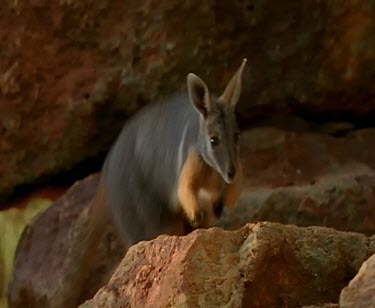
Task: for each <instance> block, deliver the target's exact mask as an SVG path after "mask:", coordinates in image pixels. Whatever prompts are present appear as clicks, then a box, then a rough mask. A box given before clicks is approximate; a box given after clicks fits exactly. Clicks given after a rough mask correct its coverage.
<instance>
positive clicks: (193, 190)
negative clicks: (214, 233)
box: [177, 148, 203, 228]
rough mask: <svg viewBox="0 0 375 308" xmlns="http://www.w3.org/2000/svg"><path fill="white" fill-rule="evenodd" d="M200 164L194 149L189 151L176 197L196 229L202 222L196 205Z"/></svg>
mask: <svg viewBox="0 0 375 308" xmlns="http://www.w3.org/2000/svg"><path fill="white" fill-rule="evenodd" d="M202 169H203V168H202V162H201V160H200V158H199V156H198V154H197V153H196V151H195V150H194V149H192V148H191V149H189V152H188V155H187V158H186V161H185V163H184V165H183V167H182V170H181V173H180V177H179V180H178V190H177V195H178V199H179V202H180V205H181V207H182V209H183V211H184V212H185V214H186V216H187V218H188V220H189V222H190V224H191V226H192V227H193V228H196V227H198V226H199V225H200V223H201V222H202V220H203V211H202V209H201V208H200V206H199V204H198V189H199V187H200V183H201V179H202Z"/></svg>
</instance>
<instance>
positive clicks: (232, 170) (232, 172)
mask: <svg viewBox="0 0 375 308" xmlns="http://www.w3.org/2000/svg"><path fill="white" fill-rule="evenodd" d="M235 176H236V168H235V167H234V166H232V167H230V168H229V170H228V178H229V179H231V180H233V178H234V177H235Z"/></svg>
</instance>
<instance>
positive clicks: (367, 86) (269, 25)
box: [0, 0, 375, 194]
mask: <svg viewBox="0 0 375 308" xmlns="http://www.w3.org/2000/svg"><path fill="white" fill-rule="evenodd" d="M374 13H375V6H374V5H373V4H372V1H370V0H357V1H340V2H339V3H337V2H329V3H327V2H325V1H315V0H307V1H297V2H296V1H282V2H275V1H272V0H266V1H248V0H238V1H229V0H223V1H198V0H192V1H186V2H183V3H181V2H171V1H167V0H164V1H160V0H148V1H143V2H142V5H140V4H139V1H134V0H127V1H120V0H115V1H91V0H82V1H74V0H61V1H45V0H33V1H26V0H21V1H5V3H3V5H2V6H1V8H0V40H1V42H2V48H1V51H0V119H1V120H0V194H5V193H6V192H9V191H10V190H11V189H12V188H13V187H14V186H15V185H17V184H22V183H28V182H32V181H34V180H35V179H37V178H39V177H40V176H42V175H49V174H56V173H57V172H60V171H62V170H65V169H68V168H70V167H72V166H73V165H75V164H76V163H78V162H79V161H82V160H83V159H85V158H87V157H89V156H92V155H95V154H97V153H99V152H101V151H105V150H107V149H108V146H109V145H110V143H111V142H112V140H113V138H114V137H115V135H116V133H117V132H118V130H119V128H120V125H121V124H122V121H123V120H124V118H125V117H126V116H128V115H129V114H131V113H133V112H134V111H135V110H137V109H138V108H139V107H140V106H142V105H144V104H146V103H148V102H150V101H154V99H155V98H160V97H161V96H163V95H165V94H167V93H170V92H171V91H173V90H176V89H178V88H180V87H181V85H183V84H184V83H185V76H186V74H187V73H188V72H190V71H193V72H195V73H197V74H200V75H201V76H202V77H203V78H205V79H206V80H207V81H208V84H209V85H212V87H213V88H214V89H221V87H223V85H224V83H225V82H226V81H227V79H228V78H229V76H231V74H232V73H233V70H234V69H235V68H237V66H238V64H239V63H240V61H241V59H242V57H245V56H246V57H247V58H248V64H249V65H248V67H249V69H247V70H246V72H245V76H244V79H245V85H244V93H243V95H242V102H241V105H240V108H239V110H240V114H241V116H242V117H243V118H244V119H252V118H254V117H256V116H258V115H259V114H274V113H275V112H276V111H277V112H281V113H289V112H292V113H294V112H298V113H302V114H304V115H318V114H319V115H324V116H326V117H328V118H332V117H334V118H342V117H347V118H350V120H353V121H355V120H358V119H359V118H361V117H363V116H366V117H367V116H369V117H370V115H371V114H372V113H373V112H374V110H375V100H374V93H375V89H374V87H373V83H374V79H375V66H374V65H373V63H374V61H375V20H374V19H373V18H372V16H373V15H374ZM182 33H183V35H181V34H182ZM370 118H371V117H370Z"/></svg>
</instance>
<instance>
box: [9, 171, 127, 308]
mask: <svg viewBox="0 0 375 308" xmlns="http://www.w3.org/2000/svg"><path fill="white" fill-rule="evenodd" d="M97 182H98V176H97V175H92V176H90V177H88V178H86V179H85V181H84V184H82V183H81V182H77V183H76V184H75V185H73V187H72V188H70V189H69V191H68V192H67V193H66V195H64V196H63V197H62V198H61V199H59V200H58V201H56V202H55V203H53V204H52V205H51V206H50V207H49V208H48V209H47V210H46V211H44V212H43V213H41V214H40V215H39V216H38V217H37V218H36V219H35V220H34V221H33V222H32V223H31V224H30V225H29V226H27V227H26V228H25V230H24V231H23V234H22V237H21V240H20V242H19V244H18V247H17V251H16V255H15V260H14V270H13V276H12V280H11V282H10V284H9V291H8V301H9V306H10V307H73V306H76V305H75V304H73V303H74V299H75V298H74V295H73V291H74V290H78V291H81V290H80V289H79V288H80V287H81V286H77V285H74V283H73V279H72V275H76V267H75V261H76V260H75V259H74V257H73V256H74V253H73V254H70V253H69V249H70V248H71V246H72V243H73V242H74V241H75V240H78V241H80V238H79V235H80V234H82V233H79V230H80V229H81V228H83V227H84V226H85V222H86V220H85V218H86V216H85V215H86V210H87V206H88V204H89V201H90V200H91V198H92V196H93V192H94V190H95V188H96V185H97ZM77 230H78V231H77ZM123 253H124V252H123V248H122V246H121V244H120V242H119V241H118V239H117V238H116V236H115V234H114V233H113V232H112V230H111V229H110V227H108V230H107V231H106V233H105V234H104V237H103V239H102V241H101V244H100V247H99V251H98V253H97V255H96V257H95V260H94V262H93V264H94V266H93V268H92V274H91V275H90V277H89V278H90V279H89V280H88V281H87V280H85V283H84V287H83V290H82V293H81V294H80V298H81V299H80V302H82V301H83V300H85V299H87V298H89V297H90V296H92V295H93V294H94V293H95V292H96V291H97V290H98V288H99V287H100V286H102V285H103V283H104V282H105V281H107V279H109V275H110V274H111V273H112V271H113V270H114V269H115V265H116V264H118V262H119V261H120V260H121V259H122V257H123ZM72 272H73V273H72ZM72 301H73V303H72Z"/></svg>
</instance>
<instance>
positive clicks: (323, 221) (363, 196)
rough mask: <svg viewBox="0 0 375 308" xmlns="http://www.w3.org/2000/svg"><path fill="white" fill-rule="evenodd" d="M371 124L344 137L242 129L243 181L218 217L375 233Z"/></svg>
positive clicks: (237, 222) (228, 223)
mask: <svg viewBox="0 0 375 308" xmlns="http://www.w3.org/2000/svg"><path fill="white" fill-rule="evenodd" d="M374 139H375V129H363V130H358V131H355V132H353V133H349V134H347V135H345V136H342V137H333V136H330V135H327V134H323V133H319V134H318V133H311V132H306V131H300V132H290V131H289V132H288V131H284V130H280V129H275V128H269V127H263V128H258V129H253V130H249V131H247V132H245V133H243V136H242V144H241V152H242V161H243V164H244V173H245V180H244V185H243V192H242V195H241V198H240V201H239V203H238V206H237V207H236V208H235V210H234V211H232V212H231V213H230V214H229V215H227V216H224V217H223V219H222V221H221V222H220V225H221V226H224V227H226V228H238V227H240V226H242V225H243V224H245V223H247V222H250V221H264V220H268V221H277V222H282V223H292V224H297V225H299V226H311V225H320V226H329V227H334V228H336V229H340V230H351V231H358V232H363V233H367V234H369V235H371V234H374V233H375V160H374V157H375V145H374V142H373V140H374Z"/></svg>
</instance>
